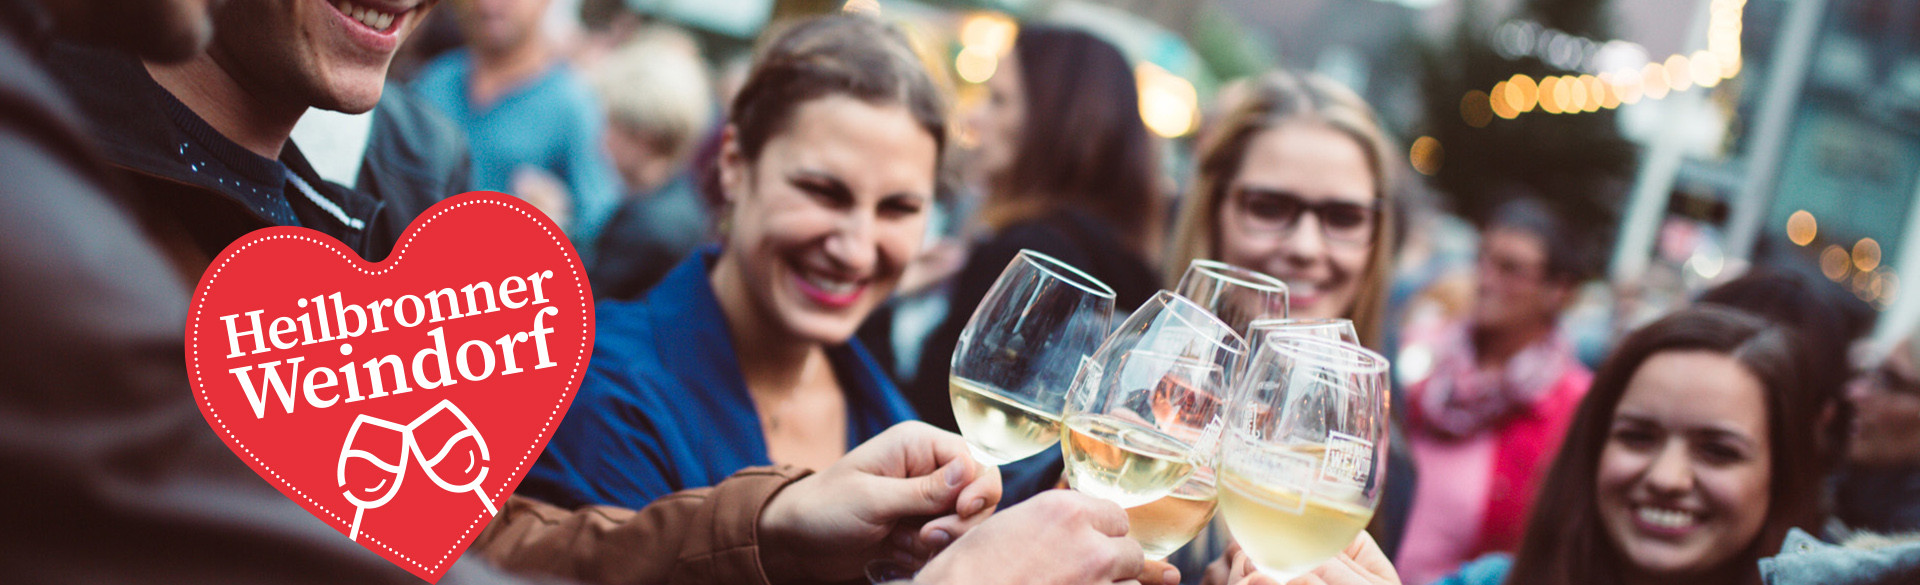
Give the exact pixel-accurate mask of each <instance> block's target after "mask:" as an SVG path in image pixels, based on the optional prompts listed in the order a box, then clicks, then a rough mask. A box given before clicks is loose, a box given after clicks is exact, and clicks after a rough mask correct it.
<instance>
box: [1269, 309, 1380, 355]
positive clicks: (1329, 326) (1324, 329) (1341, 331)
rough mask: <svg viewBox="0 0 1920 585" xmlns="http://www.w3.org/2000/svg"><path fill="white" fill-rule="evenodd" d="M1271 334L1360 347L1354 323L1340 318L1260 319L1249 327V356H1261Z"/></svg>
mask: <svg viewBox="0 0 1920 585" xmlns="http://www.w3.org/2000/svg"><path fill="white" fill-rule="evenodd" d="M1270 333H1280V334H1285V335H1305V336H1308V337H1319V338H1322V339H1331V340H1334V341H1345V342H1347V343H1351V344H1354V345H1360V332H1359V331H1357V330H1355V329H1354V328H1353V321H1352V320H1350V319H1340V318H1299V319H1292V318H1283V319H1260V320H1257V321H1254V322H1252V323H1249V324H1248V325H1247V355H1250V356H1255V355H1260V346H1261V345H1262V344H1264V343H1265V342H1266V338H1267V335H1268V334H1270Z"/></svg>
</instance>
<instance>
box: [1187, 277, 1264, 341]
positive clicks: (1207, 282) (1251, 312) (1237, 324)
mask: <svg viewBox="0 0 1920 585" xmlns="http://www.w3.org/2000/svg"><path fill="white" fill-rule="evenodd" d="M1173 292H1176V293H1179V294H1180V296H1183V297H1187V298H1188V299H1189V300H1192V301H1193V302H1194V303H1196V304H1199V305H1200V306H1202V307H1206V308H1207V310H1208V311H1212V312H1213V314H1214V316H1216V317H1219V318H1220V320H1221V321H1225V322H1226V323H1227V326H1229V327H1232V328H1233V330H1234V331H1237V332H1239V333H1240V335H1241V337H1243V338H1247V336H1248V335H1249V333H1248V330H1247V328H1248V326H1249V325H1250V324H1252V323H1254V322H1257V321H1261V320H1266V319H1284V318H1286V317H1287V284H1286V283H1285V282H1281V280H1280V279H1278V278H1274V277H1272V276H1269V275H1267V274H1266V273H1263V272H1257V271H1254V270H1248V269H1246V268H1241V267H1239V266H1234V265H1232V264H1228V263H1225V262H1220V261H1217V260H1207V259H1204V258H1201V259H1196V260H1194V261H1193V262H1190V263H1188V264H1187V271H1186V272H1185V273H1183V274H1181V275H1180V284H1178V285H1176V286H1174V288H1173ZM1249 339H1251V338H1249Z"/></svg>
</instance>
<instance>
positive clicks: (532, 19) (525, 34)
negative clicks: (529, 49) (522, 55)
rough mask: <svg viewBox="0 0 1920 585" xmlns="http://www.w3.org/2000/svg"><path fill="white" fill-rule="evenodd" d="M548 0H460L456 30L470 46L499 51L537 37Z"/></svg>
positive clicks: (493, 51) (495, 53)
mask: <svg viewBox="0 0 1920 585" xmlns="http://www.w3.org/2000/svg"><path fill="white" fill-rule="evenodd" d="M550 1H551V0H460V3H459V4H458V6H459V7H460V10H459V16H460V32H461V33H462V34H465V35H466V37H467V42H468V43H470V44H471V45H472V46H473V50H475V51H478V52H481V53H485V54H488V55H499V54H503V53H507V52H510V51H513V50H514V49H518V48H520V47H523V46H525V45H526V44H527V43H529V42H533V41H534V40H537V39H539V34H540V22H541V20H542V19H543V18H544V17H545V16H546V13H547V4H548V2H550Z"/></svg>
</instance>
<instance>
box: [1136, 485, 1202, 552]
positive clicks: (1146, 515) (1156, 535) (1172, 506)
mask: <svg viewBox="0 0 1920 585" xmlns="http://www.w3.org/2000/svg"><path fill="white" fill-rule="evenodd" d="M1217 493H1218V491H1217V490H1216V489H1215V487H1214V479H1213V476H1212V474H1211V473H1207V472H1205V471H1204V470H1195V471H1194V473H1193V475H1192V476H1191V477H1188V478H1187V481H1186V482H1185V483H1182V484H1180V486H1179V487H1176V488H1173V493H1171V494H1167V495H1166V497H1162V498H1160V499H1158V500H1154V501H1151V502H1147V503H1145V504H1141V505H1138V506H1134V507H1132V508H1127V520H1128V523H1129V525H1130V526H1132V529H1131V531H1129V532H1128V533H1127V536H1131V537H1133V539H1134V540H1135V541H1138V542H1139V543H1140V550H1141V551H1143V552H1145V553H1146V554H1147V558H1148V559H1152V560H1156V561H1157V560H1161V559H1165V558H1167V555H1170V554H1173V551H1176V550H1179V549H1180V547H1182V546H1186V544H1187V542H1189V541H1192V540H1193V537H1194V536H1196V535H1199V534H1200V531H1201V530H1202V529H1205V528H1206V527H1207V523H1208V522H1211V521H1212V520H1213V512H1214V508H1215V505H1214V504H1215V502H1216V501H1217Z"/></svg>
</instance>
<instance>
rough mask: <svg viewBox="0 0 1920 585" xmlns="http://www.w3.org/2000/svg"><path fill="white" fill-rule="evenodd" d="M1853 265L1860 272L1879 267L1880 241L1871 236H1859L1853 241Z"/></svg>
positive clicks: (1870, 270) (1871, 270)
mask: <svg viewBox="0 0 1920 585" xmlns="http://www.w3.org/2000/svg"><path fill="white" fill-rule="evenodd" d="M1853 267H1854V268H1857V269H1859V270H1860V271H1861V272H1873V269H1875V268H1879V267H1880V242H1876V241H1873V238H1860V241H1858V242H1854V243H1853Z"/></svg>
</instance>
